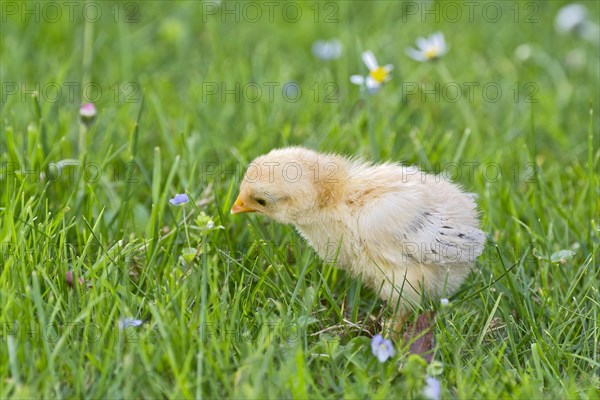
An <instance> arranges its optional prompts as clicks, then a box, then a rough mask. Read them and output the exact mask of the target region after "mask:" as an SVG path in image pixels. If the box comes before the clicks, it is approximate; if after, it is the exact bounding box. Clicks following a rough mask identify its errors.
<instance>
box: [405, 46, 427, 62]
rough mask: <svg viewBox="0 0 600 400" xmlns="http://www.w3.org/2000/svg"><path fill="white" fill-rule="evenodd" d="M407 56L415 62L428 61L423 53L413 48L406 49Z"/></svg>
mask: <svg viewBox="0 0 600 400" xmlns="http://www.w3.org/2000/svg"><path fill="white" fill-rule="evenodd" d="M406 55H408V56H409V57H410V58H412V59H413V60H415V61H426V60H427V59H426V58H425V57H424V56H423V53H422V52H420V51H418V50H415V49H413V48H412V47H407V48H406Z"/></svg>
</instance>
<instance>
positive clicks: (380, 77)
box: [369, 67, 388, 83]
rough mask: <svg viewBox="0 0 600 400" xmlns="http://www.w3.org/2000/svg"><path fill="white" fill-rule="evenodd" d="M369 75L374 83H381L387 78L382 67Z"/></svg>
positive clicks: (386, 73)
mask: <svg viewBox="0 0 600 400" xmlns="http://www.w3.org/2000/svg"><path fill="white" fill-rule="evenodd" d="M369 75H371V78H373V79H375V81H377V82H379V83H383V82H385V78H387V76H388V72H387V71H386V70H385V69H384V68H383V67H377V68H375V69H374V70H373V71H371V72H370V73H369Z"/></svg>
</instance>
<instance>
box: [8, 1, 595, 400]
mask: <svg viewBox="0 0 600 400" xmlns="http://www.w3.org/2000/svg"><path fill="white" fill-rule="evenodd" d="M566 4H568V3H566V2H560V1H552V2H542V1H540V2H531V1H523V2H520V1H514V2H508V1H507V2H504V1H495V2H451V3H445V2H402V1H380V0H377V1H340V2H334V1H309V2H291V1H290V2H280V1H273V2H254V1H223V2H222V3H221V2H210V1H209V2H207V1H200V0H198V1H144V2H141V1H140V2H114V1H83V0H82V1H73V2H60V1H59V2H42V1H29V2H14V1H2V2H0V18H1V19H2V21H1V23H2V25H1V28H0V30H1V35H0V52H1V54H0V57H1V64H0V77H1V86H2V101H1V103H0V109H1V113H2V115H1V117H0V125H1V126H0V130H1V132H2V134H1V136H0V188H1V189H0V224H1V225H0V360H1V362H0V398H221V397H226V398H342V397H343V398H422V397H423V396H425V395H427V396H429V397H432V398H439V397H441V398H461V399H462V398H465V399H466V398H469V399H470V398H583V399H593V398H598V396H599V388H600V356H599V354H600V324H599V322H598V318H599V313H600V293H599V287H598V286H599V285H598V282H599V281H600V269H599V264H600V263H599V258H600V257H599V254H598V249H599V246H600V228H599V225H600V218H599V214H600V200H599V199H600V188H599V185H600V181H599V176H598V167H599V165H598V164H599V158H600V151H599V147H600V146H599V145H600V143H599V141H600V135H599V128H598V127H599V124H598V122H599V121H598V113H599V111H600V110H599V105H600V104H599V101H600V96H599V93H600V77H599V71H600V51H599V47H598V44H599V34H598V23H599V20H600V6H599V4H598V3H596V2H591V1H590V2H580V4H583V5H585V7H587V18H588V19H587V20H586V21H585V22H581V24H580V25H578V26H576V27H575V29H574V30H571V31H570V32H559V30H557V27H556V26H555V25H556V24H555V17H556V15H557V13H558V12H559V10H560V9H561V7H563V6H564V5H566ZM565 29H566V28H565ZM435 32H442V33H443V34H444V37H445V40H446V42H447V44H448V52H447V53H446V54H442V55H441V56H440V57H439V59H436V60H431V61H425V62H420V61H416V60H413V59H411V58H410V57H409V56H408V55H407V52H406V48H407V47H415V46H416V40H417V38H418V37H428V36H429V35H431V34H433V33H435ZM318 40H337V42H335V43H337V44H336V45H330V46H329V47H328V48H326V49H325V50H328V51H326V52H325V53H326V54H321V53H319V54H320V55H321V57H322V56H323V55H325V56H330V58H331V59H322V58H320V57H317V56H315V54H314V53H313V45H314V43H315V42H316V41H318ZM338 45H341V50H342V51H341V54H336V51H335V50H337V49H336V48H335V47H336V46H338ZM316 50H319V49H316ZM322 50H323V49H322V48H321V51H322ZM366 50H371V51H372V52H373V53H374V54H375V56H376V58H377V61H378V62H379V63H380V64H381V65H387V64H391V65H393V70H392V71H391V74H390V79H389V81H387V82H385V83H384V84H383V85H382V86H380V87H378V88H377V89H378V90H376V93H369V92H368V91H367V90H365V88H364V87H361V86H359V85H355V84H353V83H352V82H351V81H350V76H351V75H355V74H359V75H366V74H367V73H368V72H369V71H368V69H367V67H366V66H365V65H364V63H363V61H362V59H361V54H362V53H363V52H364V51H366ZM84 103H94V107H93V108H87V109H86V108H84V110H87V111H92V114H89V115H88V116H87V117H86V116H81V115H80V106H81V105H82V104H84ZM88 107H90V106H88ZM94 108H95V111H96V114H95V116H94V115H93V111H94V110H93V109H94ZM288 145H303V146H306V147H310V148H313V149H316V150H319V151H326V152H336V153H342V154H347V155H357V156H362V157H364V158H366V159H373V160H381V161H383V160H393V161H397V162H402V163H405V164H408V165H416V166H418V167H419V168H421V169H422V170H423V171H427V172H434V173H440V174H442V176H444V177H448V178H451V179H453V180H454V181H455V182H457V183H459V184H461V185H462V187H464V188H465V189H466V190H467V191H469V192H473V193H475V194H477V196H478V200H477V201H478V204H479V207H480V209H481V226H482V229H483V230H484V231H485V232H486V235H487V238H488V241H487V244H486V249H485V252H484V254H483V255H482V256H481V257H480V258H479V260H478V262H477V265H476V267H475V268H474V270H473V273H472V274H471V275H470V276H469V278H468V279H467V281H466V282H465V283H464V285H463V286H462V289H461V290H460V291H459V293H457V294H456V295H454V296H452V297H450V298H449V301H448V303H447V304H442V303H441V302H440V301H438V300H427V301H424V302H423V304H422V307H421V308H420V309H417V310H415V312H414V315H413V316H412V317H411V320H412V321H414V320H415V319H416V318H417V316H418V315H419V314H420V313H423V312H426V311H436V313H437V318H436V320H435V323H434V326H433V330H434V338H435V347H434V353H433V361H432V362H431V363H430V364H427V363H426V362H425V361H424V360H423V359H422V358H421V357H419V356H417V355H414V354H413V355H411V354H410V352H409V343H406V342H403V341H398V342H396V343H395V344H394V347H395V350H396V351H395V356H394V357H392V358H390V359H388V360H387V361H385V362H379V361H378V359H377V358H376V357H375V356H374V355H373V354H372V352H371V338H372V336H373V335H375V334H377V333H381V330H382V328H381V323H380V321H381V320H382V319H383V318H386V316H388V315H389V313H390V310H389V309H388V308H387V307H386V305H385V304H383V303H382V302H381V301H380V300H379V299H378V297H377V295H376V293H374V292H373V291H371V290H369V289H368V288H367V287H365V286H364V285H362V284H361V282H360V281H359V280H358V279H355V278H352V277H351V276H349V275H348V274H346V273H345V272H344V271H342V270H340V269H337V268H335V263H324V262H322V261H320V260H319V259H318V257H317V256H316V255H315V253H314V252H313V251H312V250H311V249H310V248H309V247H308V245H306V244H305V243H304V242H303V241H302V239H301V237H300V236H299V235H298V234H297V233H296V232H295V231H294V229H293V227H291V226H284V225H280V224H277V223H274V222H271V221H268V220H266V219H264V218H260V217H259V216H256V215H248V214H244V215H235V216H234V215H230V213H229V210H230V208H231V206H232V204H233V202H234V200H235V198H236V196H237V190H238V187H239V184H240V181H241V178H242V176H243V173H244V170H245V168H246V166H247V165H248V163H249V162H250V161H251V160H252V159H253V158H255V157H256V156H258V155H260V154H263V153H265V152H267V151H269V150H270V149H272V148H276V147H283V146H288ZM182 193H186V194H187V195H188V196H189V198H190V199H191V200H192V201H189V202H188V203H185V204H182V205H178V206H177V205H172V204H171V203H170V202H169V199H173V198H174V196H175V195H176V194H182ZM383 333H384V334H385V332H383ZM432 378H433V379H435V380H437V382H439V383H440V390H441V392H440V393H432V391H431V389H432V388H431V387H430V388H429V390H428V391H426V385H427V382H431V381H432V380H433V379H432ZM434 392H435V391H434Z"/></svg>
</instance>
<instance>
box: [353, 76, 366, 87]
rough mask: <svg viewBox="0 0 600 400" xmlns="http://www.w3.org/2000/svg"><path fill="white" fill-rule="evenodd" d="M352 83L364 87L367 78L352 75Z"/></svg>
mask: <svg viewBox="0 0 600 400" xmlns="http://www.w3.org/2000/svg"><path fill="white" fill-rule="evenodd" d="M350 82H352V83H354V84H355V85H362V84H364V83H365V77H364V76H360V75H352V76H351V77H350Z"/></svg>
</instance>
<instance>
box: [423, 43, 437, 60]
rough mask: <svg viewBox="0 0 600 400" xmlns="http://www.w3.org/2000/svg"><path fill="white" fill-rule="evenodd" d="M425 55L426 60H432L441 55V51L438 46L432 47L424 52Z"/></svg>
mask: <svg viewBox="0 0 600 400" xmlns="http://www.w3.org/2000/svg"><path fill="white" fill-rule="evenodd" d="M423 55H424V56H425V58H426V59H428V60H431V59H433V58H436V57H437V56H439V55H440V49H439V48H438V47H437V46H435V47H430V48H428V49H427V50H425V51H424V52H423Z"/></svg>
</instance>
